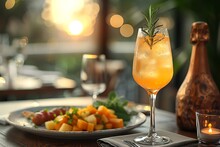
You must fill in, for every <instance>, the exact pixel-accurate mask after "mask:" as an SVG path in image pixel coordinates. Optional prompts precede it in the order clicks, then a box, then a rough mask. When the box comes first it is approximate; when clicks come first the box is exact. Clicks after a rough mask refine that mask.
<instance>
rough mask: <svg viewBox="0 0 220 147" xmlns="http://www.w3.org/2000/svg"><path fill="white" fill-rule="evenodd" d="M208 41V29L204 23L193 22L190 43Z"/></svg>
mask: <svg viewBox="0 0 220 147" xmlns="http://www.w3.org/2000/svg"><path fill="white" fill-rule="evenodd" d="M208 40H209V28H208V24H207V23H206V22H194V23H193V24H192V30H191V35H190V41H191V43H196V42H198V41H208Z"/></svg>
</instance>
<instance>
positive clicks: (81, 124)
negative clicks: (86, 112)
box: [76, 119, 88, 130]
mask: <svg viewBox="0 0 220 147" xmlns="http://www.w3.org/2000/svg"><path fill="white" fill-rule="evenodd" d="M87 125H88V123H87V122H86V121H84V120H82V119H78V120H77V124H76V126H77V127H78V128H80V129H82V130H86V129H87Z"/></svg>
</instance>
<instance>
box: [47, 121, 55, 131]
mask: <svg viewBox="0 0 220 147" xmlns="http://www.w3.org/2000/svg"><path fill="white" fill-rule="evenodd" d="M55 125H56V123H55V122H54V121H53V120H50V121H46V122H45V127H46V129H48V130H55Z"/></svg>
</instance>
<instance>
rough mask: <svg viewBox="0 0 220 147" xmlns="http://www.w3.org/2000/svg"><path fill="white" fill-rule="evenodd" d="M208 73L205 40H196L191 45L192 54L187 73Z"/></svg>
mask: <svg viewBox="0 0 220 147" xmlns="http://www.w3.org/2000/svg"><path fill="white" fill-rule="evenodd" d="M189 72H191V73H194V74H200V73H210V70H209V65H208V57H207V49H206V42H197V43H195V44H193V46H192V54H191V59H190V66H189V71H188V73H189Z"/></svg>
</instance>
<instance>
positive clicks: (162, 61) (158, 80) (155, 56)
mask: <svg viewBox="0 0 220 147" xmlns="http://www.w3.org/2000/svg"><path fill="white" fill-rule="evenodd" d="M145 30H146V31H147V29H145ZM146 31H143V28H140V29H139V30H138V35H137V39H136V47H135V52H134V59H133V73H132V74H133V78H134V80H135V81H136V83H137V84H139V85H140V86H141V87H143V88H144V89H145V90H146V92H147V93H148V95H149V96H150V106H151V109H150V111H151V113H150V114H151V115H150V128H149V132H148V135H147V136H140V137H137V138H135V139H134V141H135V142H137V143H140V144H150V145H157V144H166V143H169V142H170V139H169V138H168V137H165V136H159V135H158V134H157V133H156V130H155V101H156V96H157V93H158V92H159V90H160V89H161V88H163V87H164V86H166V85H167V84H168V83H169V82H170V80H171V79H172V76H173V62H172V53H171V47H170V39H169V35H168V31H167V29H166V28H157V29H156V30H155V32H156V33H155V34H156V35H155V36H154V37H153V42H151V41H152V40H151V39H152V38H151V37H149V36H148V35H147V33H146Z"/></svg>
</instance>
